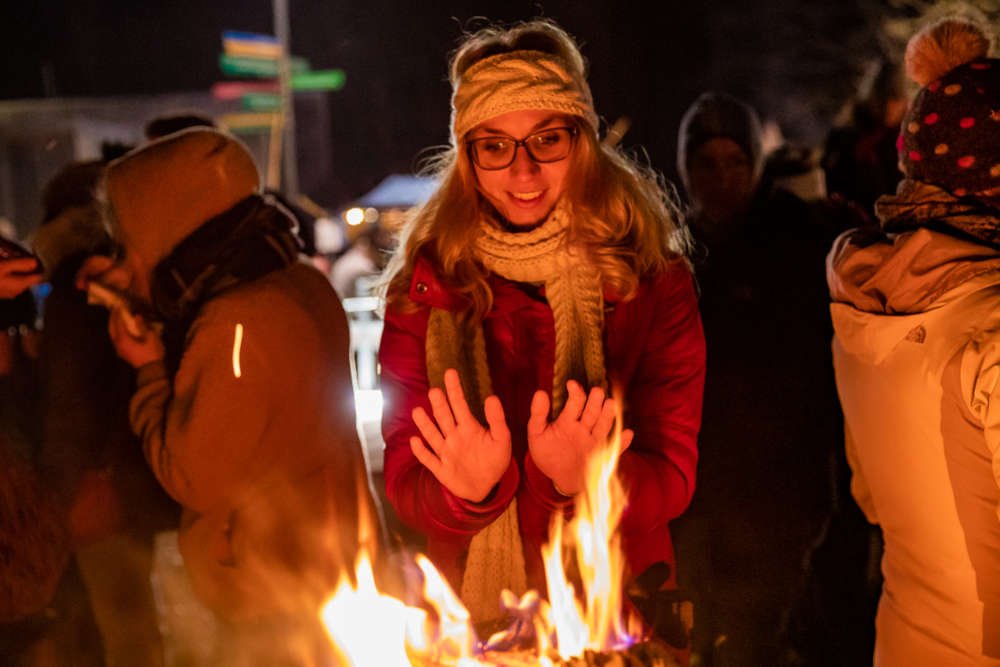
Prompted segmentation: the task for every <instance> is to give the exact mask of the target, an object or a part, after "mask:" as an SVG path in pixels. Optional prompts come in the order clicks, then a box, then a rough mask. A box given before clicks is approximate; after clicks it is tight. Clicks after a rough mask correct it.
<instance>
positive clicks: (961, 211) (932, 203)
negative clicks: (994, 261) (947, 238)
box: [875, 179, 1000, 248]
mask: <svg viewBox="0 0 1000 667" xmlns="http://www.w3.org/2000/svg"><path fill="white" fill-rule="evenodd" d="M875 214H876V215H877V216H878V218H879V221H880V222H881V226H882V230H883V231H885V232H887V233H898V232H905V231H908V230H911V229H919V228H921V227H927V228H929V229H933V230H935V231H940V232H945V233H949V232H951V233H952V235H953V236H954V235H956V234H955V232H958V235H959V236H963V237H966V238H969V239H970V240H972V241H975V242H977V243H983V244H986V245H990V246H992V247H994V248H1000V211H998V210H997V208H996V206H995V205H994V206H991V205H990V203H989V202H988V201H986V200H983V199H981V198H976V197H956V196H955V195H953V194H951V193H950V192H948V191H947V190H944V189H942V188H939V187H937V186H936V185H932V184H930V183H925V182H923V181H915V180H912V179H905V180H903V181H902V182H901V183H900V184H899V187H898V188H897V190H896V194H895V195H884V196H882V197H880V198H879V200H878V201H877V202H875Z"/></svg>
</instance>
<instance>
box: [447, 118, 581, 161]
mask: <svg viewBox="0 0 1000 667" xmlns="http://www.w3.org/2000/svg"><path fill="white" fill-rule="evenodd" d="M554 130H566V131H567V132H569V140H570V147H569V150H568V151H566V155H563V156H562V157H557V158H555V159H553V160H539V159H538V158H537V157H535V154H534V153H532V152H531V148H530V147H529V145H528V140H529V139H531V138H532V137H535V136H538V135H539V134H545V133H546V132H552V131H554ZM579 132H580V131H579V128H577V127H576V126H575V125H559V126H557V127H547V128H545V129H543V130H538V131H537V132H532V133H531V134H528V135H525V136H524V137H522V138H520V139H515V138H514V137H512V136H510V135H507V134H491V135H489V136H486V137H477V138H476V139H466V140H465V149H466V151H468V154H469V159H470V160H471V161H472V163H473V164H474V165H476V166H477V167H479V168H480V169H482V170H483V171H500V170H501V169H506V168H507V167H509V166H510V165H512V164H514V160H516V159H517V151H518V149H519V148H521V147H522V146H523V147H524V150H526V151H527V152H528V157H530V158H531V159H532V160H533V161H535V162H537V163H538V164H551V163H553V162H560V161H562V160H565V159H566V158H568V157H569V154H570V153H572V152H573V146H574V144H575V143H576V137H577V135H578V134H579ZM497 139H505V140H509V141H512V142H514V150H513V151H512V152H511V154H510V162H508V163H507V164H505V165H503V166H502V167H484V166H483V165H481V164H480V163H479V159H478V158H477V157H476V150H475V144H476V143H478V142H481V141H489V140H494V141H495V140H497Z"/></svg>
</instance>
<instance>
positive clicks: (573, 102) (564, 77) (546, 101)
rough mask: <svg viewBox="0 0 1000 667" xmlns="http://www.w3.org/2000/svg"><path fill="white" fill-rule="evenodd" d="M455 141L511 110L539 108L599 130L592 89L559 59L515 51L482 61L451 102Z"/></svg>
mask: <svg viewBox="0 0 1000 667" xmlns="http://www.w3.org/2000/svg"><path fill="white" fill-rule="evenodd" d="M451 109H452V113H451V127H452V141H453V142H455V143H456V144H457V143H458V141H459V140H461V138H462V137H463V136H465V133H466V132H468V131H469V130H471V129H472V128H474V127H476V126H477V125H479V124H480V123H483V122H485V121H488V120H490V119H491V118H496V117H497V116H501V115H503V114H505V113H508V112H510V111H522V110H525V109H532V110H534V109H538V110H543V111H555V112H558V113H565V114H569V115H571V116H578V117H580V118H583V119H585V120H586V121H587V122H588V123H589V124H590V126H591V127H592V128H593V129H594V131H595V132H596V131H597V126H598V121H597V114H596V113H595V112H594V101H593V98H592V97H591V95H590V87H589V86H588V85H587V82H586V81H584V80H583V78H582V77H574V76H572V75H571V74H570V73H569V72H568V70H567V69H566V67H565V66H564V65H563V64H562V62H561V61H560V60H559V58H558V57H557V56H554V55H552V54H550V53H544V52H542V51H512V52H510V53H501V54H498V55H495V56H490V57H488V58H484V59H483V60H480V61H479V62H477V63H476V64H474V65H473V66H472V67H470V68H469V69H467V70H466V71H465V73H464V74H462V78H461V79H460V80H459V82H458V85H457V86H456V87H455V92H454V94H453V95H452V98H451Z"/></svg>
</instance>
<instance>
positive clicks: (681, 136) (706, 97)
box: [677, 92, 764, 185]
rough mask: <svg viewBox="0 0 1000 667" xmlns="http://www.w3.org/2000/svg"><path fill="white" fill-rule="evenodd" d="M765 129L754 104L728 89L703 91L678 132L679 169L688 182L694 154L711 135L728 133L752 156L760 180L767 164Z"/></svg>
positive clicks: (728, 136)
mask: <svg viewBox="0 0 1000 667" xmlns="http://www.w3.org/2000/svg"><path fill="white" fill-rule="evenodd" d="M762 132H763V130H762V128H761V124H760V118H759V117H758V116H757V112H756V111H754V110H753V108H752V107H751V106H750V105H748V104H746V103H745V102H742V101H740V100H738V99H736V98H735V97H733V96H731V95H727V94H726V93H719V92H707V93H702V94H701V96H699V97H698V99H697V100H695V101H694V104H692V105H691V106H690V107H688V110H687V111H685V112H684V117H683V118H682V119H681V126H680V129H679V130H678V132H677V171H678V172H679V173H680V175H681V178H682V179H683V181H684V183H685V185H687V183H688V175H687V163H688V159H689V158H690V157H691V154H692V153H694V151H695V150H697V149H698V147H699V146H701V145H702V144H703V143H705V142H706V141H708V140H709V139H714V138H716V137H725V138H727V139H732V140H733V141H735V142H736V144H737V145H738V146H739V147H740V148H742V149H743V152H745V153H746V154H747V157H749V158H750V161H751V163H752V164H753V173H754V179H755V180H756V178H757V177H759V176H760V172H761V169H762V168H763V165H764V155H763V150H762V149H761V134H762Z"/></svg>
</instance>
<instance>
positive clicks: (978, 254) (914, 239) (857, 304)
mask: <svg viewBox="0 0 1000 667" xmlns="http://www.w3.org/2000/svg"><path fill="white" fill-rule="evenodd" d="M866 236H870V232H867V233H866V232H862V231H859V230H851V231H848V232H845V233H843V234H841V235H840V237H838V238H837V240H836V241H834V244H833V248H832V249H831V250H830V254H829V255H828V257H827V260H826V275H827V282H828V284H829V286H830V296H831V298H832V299H833V301H834V302H836V303H844V304H847V305H849V306H853V307H854V308H856V309H858V310H861V311H864V312H868V313H884V314H887V315H899V314H909V313H919V312H923V311H925V310H927V309H929V308H931V307H933V305H934V304H935V303H936V302H937V301H938V300H939V298H940V297H941V296H942V295H943V294H945V293H947V292H950V291H951V290H953V289H955V288H957V287H959V286H961V285H963V284H964V283H966V282H968V281H970V280H972V279H973V278H976V277H978V276H981V275H983V274H986V273H991V272H995V271H1000V250H996V249H994V248H991V247H989V246H986V245H982V244H979V243H973V242H971V241H966V240H964V239H960V238H958V237H956V236H952V235H950V234H943V233H941V232H937V231H934V230H931V229H927V228H922V229H917V230H915V231H909V232H904V233H902V234H897V235H894V236H891V237H888V238H887V237H881V238H880V239H879V240H875V241H874V242H872V239H871V238H866Z"/></svg>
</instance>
